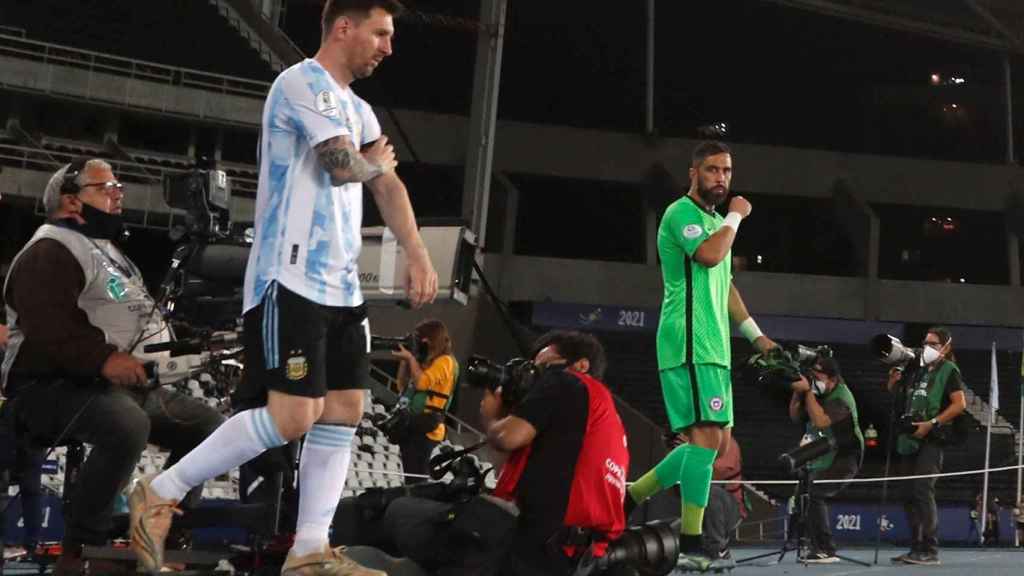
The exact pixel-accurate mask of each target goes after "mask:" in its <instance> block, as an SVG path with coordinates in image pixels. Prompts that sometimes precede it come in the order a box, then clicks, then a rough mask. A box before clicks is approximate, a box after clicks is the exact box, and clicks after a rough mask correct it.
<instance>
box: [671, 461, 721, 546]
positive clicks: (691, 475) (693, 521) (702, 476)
mask: <svg viewBox="0 0 1024 576" xmlns="http://www.w3.org/2000/svg"><path fill="white" fill-rule="evenodd" d="M716 455H717V452H716V451H715V450H711V449H710V448H704V447H702V446H696V445H693V444H691V445H690V451H689V453H688V454H687V457H686V458H685V459H684V460H683V462H682V463H681V468H680V470H679V491H680V493H681V495H682V500H683V504H682V511H681V514H680V519H681V523H680V531H681V532H682V533H683V534H686V535H697V534H701V533H702V529H701V525H702V524H703V521H704V508H705V507H706V506H707V505H708V494H709V493H710V491H711V472H712V468H713V466H714V464H715V456H716Z"/></svg>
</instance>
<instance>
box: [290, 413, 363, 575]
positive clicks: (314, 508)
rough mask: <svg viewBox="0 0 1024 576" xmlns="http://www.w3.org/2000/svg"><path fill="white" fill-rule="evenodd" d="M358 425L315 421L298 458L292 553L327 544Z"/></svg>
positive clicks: (314, 550)
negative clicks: (295, 517) (297, 488)
mask: <svg viewBox="0 0 1024 576" xmlns="http://www.w3.org/2000/svg"><path fill="white" fill-rule="evenodd" d="M355 433H356V429H355V428H353V427H351V426H341V425H335V424H314V425H313V429H312V430H310V431H309V434H307V435H306V443H305V444H304V445H303V447H302V456H301V457H300V459H299V516H298V521H297V523H296V530H295V544H293V545H292V553H294V554H295V555H296V556H305V555H306V554H310V553H313V552H319V551H321V550H323V549H324V547H325V546H327V544H328V531H329V530H330V528H331V521H332V520H334V511H335V510H336V509H337V508H338V501H339V500H341V492H342V490H344V489H345V478H346V477H347V476H348V463H349V459H350V457H351V455H352V437H353V436H355Z"/></svg>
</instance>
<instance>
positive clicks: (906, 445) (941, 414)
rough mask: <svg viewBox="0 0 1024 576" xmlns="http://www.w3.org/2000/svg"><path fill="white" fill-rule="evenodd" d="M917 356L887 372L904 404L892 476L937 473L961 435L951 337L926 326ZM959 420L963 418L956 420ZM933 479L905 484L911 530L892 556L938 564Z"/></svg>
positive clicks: (961, 403) (961, 402)
mask: <svg viewBox="0 0 1024 576" xmlns="http://www.w3.org/2000/svg"><path fill="white" fill-rule="evenodd" d="M923 344H924V346H923V348H922V350H921V355H920V358H919V361H916V362H913V363H911V364H910V365H908V366H906V367H905V368H900V367H897V368H893V369H892V370H890V371H889V380H888V382H887V383H886V388H887V389H888V390H889V391H890V392H893V393H896V394H897V397H896V399H895V402H896V403H897V406H902V407H903V414H902V417H901V418H900V422H898V423H895V425H897V426H899V427H900V428H902V430H901V433H900V435H899V437H898V438H897V439H896V453H897V454H898V455H899V460H898V465H897V469H896V475H898V476H903V475H907V476H911V475H913V476H917V475H925V474H938V473H940V472H942V451H943V447H944V446H946V445H949V444H950V443H954V442H956V441H957V440H958V438H959V437H961V436H963V434H962V433H961V431H960V430H959V426H957V425H956V424H957V417H958V416H960V414H961V413H963V411H964V410H965V409H966V408H967V400H966V398H965V396H964V385H963V382H962V380H961V378H960V368H958V367H957V365H956V362H955V357H954V356H953V337H952V335H951V334H950V332H949V330H948V329H946V328H942V327H934V328H929V329H928V332H927V333H926V334H925V338H924V343H923ZM959 422H961V423H962V422H963V421H962V420H960V421H959ZM935 480H936V479H935V478H921V479H918V480H910V481H908V482H907V483H906V496H905V500H904V508H905V509H906V511H907V520H908V522H909V523H910V530H911V539H912V544H911V550H910V552H909V553H907V554H903V555H901V556H897V557H895V558H893V559H892V560H893V562H902V563H907V564H924V565H937V564H939V548H938V544H939V541H938V538H937V534H938V528H939V520H938V511H937V509H936V506H935Z"/></svg>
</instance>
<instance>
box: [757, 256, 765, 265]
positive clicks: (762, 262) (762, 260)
mask: <svg viewBox="0 0 1024 576" xmlns="http://www.w3.org/2000/svg"><path fill="white" fill-rule="evenodd" d="M757 263H758V264H764V258H762V257H761V255H760V254H758V255H757Z"/></svg>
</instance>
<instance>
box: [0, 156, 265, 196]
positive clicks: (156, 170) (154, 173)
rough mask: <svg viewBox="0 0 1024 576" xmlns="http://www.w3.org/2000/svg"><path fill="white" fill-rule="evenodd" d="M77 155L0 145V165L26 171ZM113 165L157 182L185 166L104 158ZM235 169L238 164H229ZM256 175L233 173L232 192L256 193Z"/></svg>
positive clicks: (131, 177)
mask: <svg viewBox="0 0 1024 576" xmlns="http://www.w3.org/2000/svg"><path fill="white" fill-rule="evenodd" d="M78 156H79V154H76V153H74V152H61V151H59V150H50V149H47V148H30V147H27V146H18V145H14V144H0V164H4V165H6V166H13V167H16V168H23V169H26V170H40V171H46V172H50V171H54V170H56V169H58V168H60V167H61V166H62V165H64V164H67V163H68V162H71V161H72V160H74V159H75V158H76V157H78ZM104 160H106V161H107V162H109V163H110V165H111V166H112V167H113V168H114V172H115V173H116V174H117V176H118V177H119V178H122V179H125V180H128V181H134V182H150V183H159V182H162V181H163V178H164V176H165V175H167V174H181V173H184V172H187V171H188V170H187V169H185V168H168V167H165V166H160V165H151V164H143V163H139V162H130V161H127V160H118V159H115V158H104ZM233 168H234V169H235V170H238V169H239V168H238V166H233ZM256 183H257V180H256V178H246V177H241V176H233V177H232V178H231V184H232V186H233V187H234V189H235V191H242V192H250V193H252V194H255V192H256Z"/></svg>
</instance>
